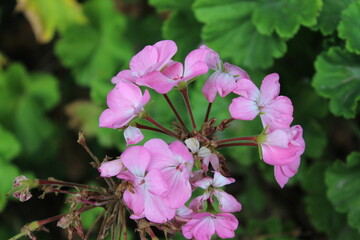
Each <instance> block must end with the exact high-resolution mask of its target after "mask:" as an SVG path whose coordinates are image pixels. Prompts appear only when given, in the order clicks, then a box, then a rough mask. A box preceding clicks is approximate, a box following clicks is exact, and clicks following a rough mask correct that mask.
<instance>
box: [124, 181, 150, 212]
mask: <svg viewBox="0 0 360 240" xmlns="http://www.w3.org/2000/svg"><path fill="white" fill-rule="evenodd" d="M133 190H134V193H131V192H130V191H129V190H126V191H125V192H124V197H123V199H124V201H125V203H126V206H128V207H129V208H130V209H131V210H133V211H134V214H135V215H141V214H142V213H143V212H144V208H145V190H144V188H143V187H135V188H134V189H133Z"/></svg>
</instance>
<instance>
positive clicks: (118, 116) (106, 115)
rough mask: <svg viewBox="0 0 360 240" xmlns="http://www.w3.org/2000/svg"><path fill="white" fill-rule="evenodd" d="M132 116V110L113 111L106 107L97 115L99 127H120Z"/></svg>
mask: <svg viewBox="0 0 360 240" xmlns="http://www.w3.org/2000/svg"><path fill="white" fill-rule="evenodd" d="M133 117H134V115H133V112H132V111H122V112H121V111H113V110H112V109H106V110H105V111H103V112H102V113H101V115H100V117H99V127H107V128H114V129H116V128H121V127H123V126H125V125H126V124H127V123H129V122H130V120H131V119H132V118H133Z"/></svg>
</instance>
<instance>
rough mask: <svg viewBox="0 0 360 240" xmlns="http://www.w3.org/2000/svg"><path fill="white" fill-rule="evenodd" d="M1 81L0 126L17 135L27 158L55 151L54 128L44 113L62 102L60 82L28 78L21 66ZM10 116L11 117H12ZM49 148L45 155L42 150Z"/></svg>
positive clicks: (42, 76) (5, 72)
mask: <svg viewBox="0 0 360 240" xmlns="http://www.w3.org/2000/svg"><path fill="white" fill-rule="evenodd" d="M2 71H3V73H2V74H1V77H0V86H1V88H0V101H1V102H2V103H4V104H0V122H1V123H2V124H3V125H4V126H5V127H6V129H8V130H11V131H12V132H14V133H15V135H16V138H17V139H18V140H19V141H20V143H21V145H22V149H23V150H24V153H26V154H30V155H32V154H36V153H37V152H38V151H40V150H41V151H42V155H43V156H45V155H46V154H45V153H46V152H47V150H49V151H50V150H51V149H53V147H51V146H52V144H51V143H53V142H54V141H56V139H55V138H54V137H53V133H54V127H53V124H52V123H51V122H50V120H49V119H48V118H46V117H45V116H44V114H45V111H46V110H49V109H50V108H52V107H54V106H55V105H56V104H57V103H58V101H59V100H60V94H59V89H58V83H57V80H56V79H55V78H54V77H52V76H51V75H45V74H31V75H30V74H28V73H27V72H26V70H25V69H24V67H23V66H22V65H20V64H12V65H10V66H9V67H8V69H6V70H2ZM10 116H11V117H10ZM45 143H47V145H49V147H48V148H46V151H44V149H42V148H41V147H42V146H43V144H45Z"/></svg>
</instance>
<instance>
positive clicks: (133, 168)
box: [120, 146, 150, 177]
mask: <svg viewBox="0 0 360 240" xmlns="http://www.w3.org/2000/svg"><path fill="white" fill-rule="evenodd" d="M120 158H121V160H122V161H123V164H124V166H125V167H126V168H127V169H129V171H130V172H132V173H133V174H134V175H135V176H138V177H144V176H145V171H146V170H148V169H147V166H148V165H149V162H150V153H149V151H148V150H147V149H146V148H144V147H142V146H132V147H129V148H127V149H126V150H125V151H124V152H123V153H122V154H121V157H120Z"/></svg>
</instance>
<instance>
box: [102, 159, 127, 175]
mask: <svg viewBox="0 0 360 240" xmlns="http://www.w3.org/2000/svg"><path fill="white" fill-rule="evenodd" d="M123 168H124V165H123V163H122V161H121V159H115V160H112V161H107V162H103V163H102V164H101V166H100V167H99V169H98V170H99V172H100V176H102V177H114V176H116V175H118V174H119V173H120V172H121V171H122V170H123Z"/></svg>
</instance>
